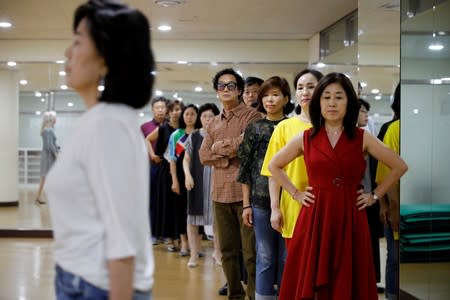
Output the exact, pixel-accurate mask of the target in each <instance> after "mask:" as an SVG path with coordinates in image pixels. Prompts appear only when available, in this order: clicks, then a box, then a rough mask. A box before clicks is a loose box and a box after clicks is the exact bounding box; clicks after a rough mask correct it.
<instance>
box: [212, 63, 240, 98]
mask: <svg viewBox="0 0 450 300" xmlns="http://www.w3.org/2000/svg"><path fill="white" fill-rule="evenodd" d="M223 75H232V76H234V78H235V79H236V84H237V88H238V90H239V97H240V96H241V95H242V92H243V91H244V79H242V76H241V75H239V73H238V72H236V71H235V70H233V69H232V68H227V69H223V70H221V71H219V72H217V74H216V75H215V76H214V78H213V80H212V82H213V87H214V90H216V91H217V84H218V83H219V78H220V77H221V76H223Z"/></svg>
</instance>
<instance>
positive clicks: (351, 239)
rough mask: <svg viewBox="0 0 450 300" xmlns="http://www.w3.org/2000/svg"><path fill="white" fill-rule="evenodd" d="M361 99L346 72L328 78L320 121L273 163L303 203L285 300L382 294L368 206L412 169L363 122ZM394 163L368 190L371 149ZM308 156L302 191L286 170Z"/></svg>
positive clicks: (316, 117)
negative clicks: (364, 181)
mask: <svg viewBox="0 0 450 300" xmlns="http://www.w3.org/2000/svg"><path fill="white" fill-rule="evenodd" d="M358 110H359V106H358V98H357V96H356V93H355V90H354V89H353V86H352V83H351V82H350V80H349V79H348V78H347V77H346V76H345V75H344V74H341V73H330V74H328V75H326V76H325V77H323V78H322V79H321V80H320V81H319V83H318V85H317V87H316V90H315V91H314V94H313V96H312V99H311V104H310V117H311V123H312V125H313V127H312V128H311V129H308V130H305V131H304V132H303V133H301V134H300V135H298V136H297V137H295V138H294V139H292V140H291V141H290V142H289V143H288V144H287V145H286V147H284V148H283V149H282V150H281V151H280V152H279V153H277V154H276V155H275V156H274V158H273V159H272V161H271V162H270V164H269V169H270V171H271V172H272V176H273V178H274V179H275V180H276V181H277V182H278V183H279V184H280V185H281V186H282V187H283V188H284V189H286V190H287V191H288V192H289V193H290V194H291V195H292V197H293V198H294V199H295V200H297V201H300V202H301V203H302V204H303V205H304V208H303V209H302V210H301V212H300V216H299V219H298V221H297V224H296V227H295V231H294V236H293V240H292V242H291V245H290V248H289V251H288V256H287V261H286V265H285V272H284V274H283V281H282V284H281V291H280V298H279V299H317V300H321V299H329V298H330V297H333V299H355V300H356V299H369V300H371V299H373V300H376V299H378V296H377V290H376V279H375V271H374V266H373V262H372V252H371V246H370V245H371V243H370V234H369V228H368V223H367V217H366V212H365V211H364V209H365V208H366V207H368V206H370V205H372V204H374V203H375V202H376V201H377V200H378V199H379V198H380V197H382V196H384V194H385V193H386V192H387V191H388V190H389V188H390V187H391V186H392V185H393V184H394V183H395V182H397V181H398V180H399V178H400V177H401V176H402V175H403V174H404V173H405V172H406V170H407V168H408V167H407V165H406V164H405V162H404V161H403V160H402V159H401V158H400V157H399V156H398V155H397V154H396V153H395V152H393V151H392V150H390V149H389V148H387V147H386V146H384V145H383V144H382V143H381V142H380V141H379V140H378V139H377V138H376V137H374V136H373V135H371V134H370V133H368V132H367V131H364V130H363V129H360V128H357V127H356V120H357V118H358ZM365 153H368V154H370V155H372V156H374V157H375V158H377V159H378V160H379V161H381V162H383V163H384V164H385V165H386V166H388V167H389V168H390V172H389V174H388V175H387V176H386V177H385V178H384V180H383V181H382V182H381V183H380V185H378V186H377V188H376V189H375V190H374V191H373V193H364V191H363V189H362V187H361V184H360V182H361V179H362V178H363V176H364V170H365V160H364V155H365ZM300 155H304V157H305V164H306V169H307V173H308V181H309V182H308V187H307V188H306V189H305V190H304V191H300V190H297V189H296V188H295V186H294V185H293V184H292V182H291V181H290V180H289V178H288V177H287V175H286V173H285V172H284V170H283V168H284V167H285V166H286V165H287V164H288V163H289V162H290V161H291V160H293V159H295V158H296V157H297V156H300Z"/></svg>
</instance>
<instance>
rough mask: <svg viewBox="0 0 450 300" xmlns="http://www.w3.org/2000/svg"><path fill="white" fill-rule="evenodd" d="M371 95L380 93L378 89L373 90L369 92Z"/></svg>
mask: <svg viewBox="0 0 450 300" xmlns="http://www.w3.org/2000/svg"><path fill="white" fill-rule="evenodd" d="M370 92H371V93H372V94H378V93H379V92H380V90H379V89H373V90H371V91H370Z"/></svg>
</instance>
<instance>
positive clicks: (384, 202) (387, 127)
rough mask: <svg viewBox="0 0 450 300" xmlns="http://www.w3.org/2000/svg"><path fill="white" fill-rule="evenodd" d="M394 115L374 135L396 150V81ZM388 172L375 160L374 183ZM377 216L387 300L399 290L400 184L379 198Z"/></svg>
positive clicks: (396, 297)
mask: <svg viewBox="0 0 450 300" xmlns="http://www.w3.org/2000/svg"><path fill="white" fill-rule="evenodd" d="M391 108H392V110H393V111H394V118H393V119H392V120H391V121H389V122H387V123H385V124H383V126H382V127H381V129H380V134H379V135H378V138H379V139H380V140H382V141H383V143H384V144H385V145H386V146H388V147H389V148H391V149H392V150H394V151H395V152H396V153H397V154H399V153H400V84H398V85H397V87H396V89H395V93H394V101H393V103H392V105H391ZM388 172H389V168H388V167H386V166H385V165H384V164H382V163H379V164H378V167H377V173H376V179H375V182H376V183H377V184H379V183H380V182H381V181H382V180H383V179H384V178H385V176H386V175H387V173H388ZM380 206H381V208H380V216H381V221H382V222H383V224H384V235H385V237H386V246H387V256H386V288H385V294H386V298H387V299H388V300H396V299H398V293H399V243H398V240H399V223H400V184H399V182H397V183H396V184H395V185H394V186H392V188H390V189H389V190H388V192H387V194H386V196H385V197H383V198H381V199H380Z"/></svg>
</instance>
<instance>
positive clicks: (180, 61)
mask: <svg viewBox="0 0 450 300" xmlns="http://www.w3.org/2000/svg"><path fill="white" fill-rule="evenodd" d="M187 63H188V62H187V61H185V60H179V61H177V64H179V65H186V64H187Z"/></svg>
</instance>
